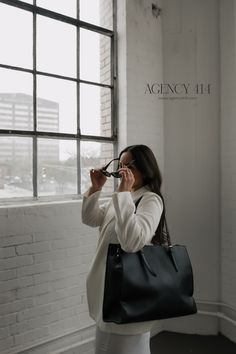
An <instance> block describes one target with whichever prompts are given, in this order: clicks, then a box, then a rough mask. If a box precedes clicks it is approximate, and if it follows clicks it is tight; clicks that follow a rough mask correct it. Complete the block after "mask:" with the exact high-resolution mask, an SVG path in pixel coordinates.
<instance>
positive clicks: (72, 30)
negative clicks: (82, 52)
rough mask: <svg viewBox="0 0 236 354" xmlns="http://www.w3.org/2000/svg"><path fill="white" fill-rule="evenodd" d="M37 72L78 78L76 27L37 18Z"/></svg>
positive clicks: (44, 18)
mask: <svg viewBox="0 0 236 354" xmlns="http://www.w3.org/2000/svg"><path fill="white" fill-rule="evenodd" d="M37 25H38V28H37V70H39V71H44V72H50V73H53V74H58V75H63V76H70V77H75V76H76V27H75V26H72V25H69V24H66V23H64V22H60V21H56V20H52V19H50V18H46V17H44V16H37Z"/></svg>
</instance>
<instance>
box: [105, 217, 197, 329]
mask: <svg viewBox="0 0 236 354" xmlns="http://www.w3.org/2000/svg"><path fill="white" fill-rule="evenodd" d="M165 227H166V231H167V241H168V245H150V246H145V247H143V249H142V250H140V251H138V252H135V253H128V252H125V251H123V250H122V249H121V246H120V245H119V244H109V246H108V252H107V260H106V273H105V286H104V298H103V321H104V322H114V323H117V324H122V323H134V322H143V321H151V320H158V319H166V318H172V317H179V316H186V315H192V314H195V313H196V312H197V307H196V303H195V300H194V298H193V272H192V266H191V262H190V259H189V255H188V252H187V249H186V247H185V246H182V245H173V246H172V245H171V242H170V236H169V231H168V228H167V223H166V220H165Z"/></svg>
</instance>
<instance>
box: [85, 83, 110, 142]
mask: <svg viewBox="0 0 236 354" xmlns="http://www.w3.org/2000/svg"><path fill="white" fill-rule="evenodd" d="M91 102H92V104H91ZM80 124H81V133H82V134H85V135H101V136H111V90H110V89H108V88H104V87H99V86H92V85H86V84H81V85H80Z"/></svg>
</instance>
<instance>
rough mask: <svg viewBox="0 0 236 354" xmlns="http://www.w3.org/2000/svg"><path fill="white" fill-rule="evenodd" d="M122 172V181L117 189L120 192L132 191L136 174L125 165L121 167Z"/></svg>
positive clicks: (120, 171)
mask: <svg viewBox="0 0 236 354" xmlns="http://www.w3.org/2000/svg"><path fill="white" fill-rule="evenodd" d="M119 173H120V174H121V176H122V177H121V182H120V185H119V187H118V189H117V191H118V192H131V190H132V187H133V184H134V182H135V178H134V175H133V173H132V171H131V170H130V169H129V168H128V167H123V168H120V169H119Z"/></svg>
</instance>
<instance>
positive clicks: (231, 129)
mask: <svg viewBox="0 0 236 354" xmlns="http://www.w3.org/2000/svg"><path fill="white" fill-rule="evenodd" d="M220 15H221V16H220V19H221V250H222V253H221V264H222V268H221V299H222V302H223V303H224V304H225V309H226V310H227V313H228V315H229V316H230V317H231V318H234V320H235V319H236V240H235V233H236V153H235V152H236V117H235V114H236V79H235V78H236V1H234V0H228V1H221V2H220ZM221 331H222V332H223V333H224V334H226V335H228V336H230V337H231V338H232V339H233V338H235V337H236V329H235V327H234V328H233V327H232V326H230V325H229V323H227V321H224V320H222V321H221Z"/></svg>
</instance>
